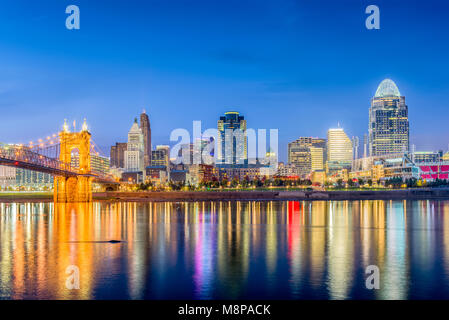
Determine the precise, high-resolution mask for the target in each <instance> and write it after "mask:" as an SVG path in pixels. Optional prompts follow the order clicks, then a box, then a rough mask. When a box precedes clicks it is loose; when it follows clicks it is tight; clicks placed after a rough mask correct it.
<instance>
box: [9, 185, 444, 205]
mask: <svg viewBox="0 0 449 320" xmlns="http://www.w3.org/2000/svg"><path fill="white" fill-rule="evenodd" d="M93 199H94V201H109V202H111V201H112V202H121V201H124V202H183V201H257V200H265V201H283V200H290V201H303V200H449V188H433V189H431V188H422V189H400V190H347V191H346V190H338V191H317V190H314V191H302V190H294V191H271V190H270V191H257V190H255V191H222V192H220V191H169V192H154V191H153V192H102V193H94V194H93ZM2 202H4V203H11V202H19V203H22V202H53V194H51V193H24V194H21V193H0V203H2Z"/></svg>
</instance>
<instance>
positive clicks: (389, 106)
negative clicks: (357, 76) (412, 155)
mask: <svg viewBox="0 0 449 320" xmlns="http://www.w3.org/2000/svg"><path fill="white" fill-rule="evenodd" d="M368 132H369V151H370V155H371V156H379V155H384V154H390V153H405V152H408V151H409V123H408V107H407V105H406V104H405V97H404V96H401V94H400V92H399V89H398V87H397V86H396V84H395V83H394V82H393V81H392V80H390V79H385V80H383V81H382V82H381V83H380V85H379V87H378V88H377V91H376V94H375V95H374V97H373V98H372V99H371V108H370V109H369V128H368Z"/></svg>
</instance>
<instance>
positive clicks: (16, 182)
mask: <svg viewBox="0 0 449 320" xmlns="http://www.w3.org/2000/svg"><path fill="white" fill-rule="evenodd" d="M52 188H53V176H51V175H50V174H48V173H42V172H37V171H31V170H27V169H22V168H14V167H7V166H0V189H2V190H8V189H13V190H18V189H23V190H44V189H46V190H50V189H52Z"/></svg>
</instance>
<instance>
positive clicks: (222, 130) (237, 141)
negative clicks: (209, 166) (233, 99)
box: [216, 111, 248, 164]
mask: <svg viewBox="0 0 449 320" xmlns="http://www.w3.org/2000/svg"><path fill="white" fill-rule="evenodd" d="M217 127H218V137H217V138H218V141H217V144H216V147H217V163H218V164H244V163H246V162H247V160H248V141H247V137H246V120H245V118H244V117H243V116H241V115H240V113H238V112H235V111H230V112H226V113H225V115H224V116H222V117H220V120H218V123H217Z"/></svg>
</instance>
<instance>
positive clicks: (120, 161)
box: [111, 142, 128, 168]
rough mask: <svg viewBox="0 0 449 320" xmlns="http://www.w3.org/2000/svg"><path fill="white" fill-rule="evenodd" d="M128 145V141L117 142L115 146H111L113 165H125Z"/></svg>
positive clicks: (118, 166) (117, 166)
mask: <svg viewBox="0 0 449 320" xmlns="http://www.w3.org/2000/svg"><path fill="white" fill-rule="evenodd" d="M127 147H128V144H127V143H126V142H116V143H115V146H112V147H111V167H114V168H124V167H125V151H126V149H127Z"/></svg>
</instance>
